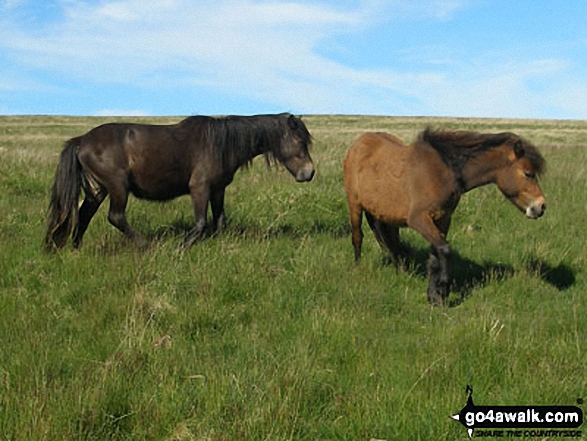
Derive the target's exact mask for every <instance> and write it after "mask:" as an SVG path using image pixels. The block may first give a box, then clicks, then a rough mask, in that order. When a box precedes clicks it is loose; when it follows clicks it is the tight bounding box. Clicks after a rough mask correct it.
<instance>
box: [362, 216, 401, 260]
mask: <svg viewBox="0 0 587 441" xmlns="http://www.w3.org/2000/svg"><path fill="white" fill-rule="evenodd" d="M365 217H366V218H367V222H368V223H369V227H371V230H372V231H373V234H374V235H375V239H377V243H379V246H380V247H381V249H382V250H383V252H385V254H386V259H387V260H388V263H389V262H391V263H393V265H394V266H395V267H397V266H398V265H399V228H397V227H394V226H392V225H389V224H386V223H385V222H383V221H380V220H377V219H375V217H374V216H373V215H372V214H371V213H369V212H368V211H365Z"/></svg>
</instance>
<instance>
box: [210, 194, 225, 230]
mask: <svg viewBox="0 0 587 441" xmlns="http://www.w3.org/2000/svg"><path fill="white" fill-rule="evenodd" d="M225 190H226V187H222V188H216V189H214V191H212V195H211V198H210V205H211V206H212V227H213V228H214V232H216V233H220V232H221V231H222V230H223V229H224V227H226V216H225V215H224V192H225Z"/></svg>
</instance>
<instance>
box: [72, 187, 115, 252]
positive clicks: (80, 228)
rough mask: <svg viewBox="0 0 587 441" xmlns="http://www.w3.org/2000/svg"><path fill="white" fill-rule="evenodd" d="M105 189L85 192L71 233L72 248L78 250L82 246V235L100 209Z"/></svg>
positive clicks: (104, 196)
mask: <svg viewBox="0 0 587 441" xmlns="http://www.w3.org/2000/svg"><path fill="white" fill-rule="evenodd" d="M106 195H107V193H106V189H104V188H103V187H100V188H99V189H98V190H97V191H92V190H86V197H85V198H84V201H83V203H82V206H81V207H80V210H79V215H78V221H77V225H76V226H75V229H74V231H73V246H74V248H79V247H80V246H81V244H82V239H83V237H84V233H85V232H86V230H87V229H88V225H89V224H90V221H91V220H92V218H93V217H94V215H95V214H96V212H97V211H98V208H100V204H102V202H103V201H104V199H105V198H106Z"/></svg>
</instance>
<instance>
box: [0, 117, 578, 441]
mask: <svg viewBox="0 0 587 441" xmlns="http://www.w3.org/2000/svg"><path fill="white" fill-rule="evenodd" d="M134 120H136V121H142V122H158V123H166V122H171V121H177V120H179V118H177V119H173V118H136V119H133V121H134ZM108 121H111V119H109V120H108ZM305 121H306V124H307V125H308V127H309V129H310V131H311V132H312V134H313V136H314V139H315V143H314V148H313V152H312V154H313V157H314V160H315V163H316V167H317V175H316V177H315V179H314V181H313V182H311V183H309V184H304V185H302V184H297V183H295V181H294V179H293V178H292V177H291V176H290V175H289V174H287V172H286V171H285V170H283V168H279V167H276V168H272V169H270V170H268V169H267V168H266V167H265V165H264V163H263V161H256V162H255V163H254V164H253V166H252V167H251V168H250V169H249V170H247V171H242V172H239V173H238V174H237V176H236V179H235V182H234V183H233V184H232V185H231V186H230V187H229V189H228V191H227V196H226V209H227V215H228V217H229V223H228V228H227V231H226V232H225V233H224V234H222V235H219V236H217V237H213V238H210V239H207V240H204V241H202V242H201V243H198V244H197V245H196V246H194V247H192V248H191V249H188V250H185V251H180V249H179V244H180V243H181V241H182V235H183V234H184V233H185V232H186V231H187V229H188V228H189V227H190V226H191V224H192V222H193V221H192V210H191V208H190V203H189V198H180V199H177V200H175V201H173V202H169V203H165V204H157V203H149V202H144V201H138V200H131V202H130V204H129V221H130V223H131V224H132V225H133V226H135V227H136V228H137V229H138V230H139V231H141V232H142V233H144V234H146V235H147V236H148V237H149V239H150V242H151V245H150V246H149V247H148V248H147V249H146V250H141V251H139V250H136V249H134V248H133V247H132V246H131V245H129V244H128V243H127V242H126V241H125V240H124V239H123V238H122V237H121V234H120V233H119V232H118V231H116V230H115V229H114V228H113V227H112V226H110V225H109V224H108V222H107V220H106V210H107V202H106V203H105V204H104V206H103V207H102V208H101V209H100V211H99V212H98V214H97V215H96V217H95V218H94V220H93V221H92V223H91V225H90V227H89V230H88V233H87V235H86V237H85V238H84V245H83V247H82V249H81V250H79V251H74V250H72V249H71V247H70V246H68V247H66V248H65V249H64V250H62V251H61V252H60V253H58V254H56V255H48V254H45V253H43V252H42V251H41V243H42V238H43V235H44V222H45V209H46V207H47V205H48V194H49V189H50V186H51V184H52V177H53V173H54V169H55V166H56V163H57V159H58V155H59V152H60V149H61V145H62V143H63V142H64V141H65V140H66V139H67V138H69V137H72V136H76V135H79V134H81V133H84V132H85V131H86V130H88V129H90V128H91V127H93V126H95V125H97V124H100V123H102V122H106V119H100V118H73V117H1V118H0V156H1V157H2V173H1V175H0V192H1V194H2V197H1V198H0V243H1V245H0V246H1V247H2V249H1V251H2V252H1V253H0V288H1V290H0V311H1V314H2V320H0V438H3V439H15V440H21V439H22V440H44V439H47V440H54V439H55V440H56V439H60V440H62V439H95V440H103V439H137V440H138V439H164V440H233V439H251V440H265V439H274V440H287V439H291V440H315V439H324V440H326V439H353V440H355V439H356V440H361V439H363V440H370V439H387V440H406V439H413V440H418V439H421V440H428V439H465V438H466V433H465V431H464V430H463V429H462V427H461V426H460V425H459V424H457V423H455V422H454V421H452V420H450V419H449V415H451V414H453V413H455V412H458V411H459V410H460V409H461V408H462V406H463V405H464V404H465V400H466V395H465V386H466V385H467V384H471V385H473V388H474V391H475V400H476V402H477V403H479V404H502V405H522V404H536V405H540V404H560V405H566V404H575V402H576V400H577V398H582V397H585V396H586V395H587V368H586V366H587V355H586V353H587V352H586V350H587V348H586V346H585V341H586V337H587V319H586V317H587V306H586V305H587V302H586V297H585V295H586V294H585V292H586V286H587V284H586V272H585V268H586V257H585V256H586V254H585V251H584V240H583V237H584V220H583V219H584V215H585V208H584V207H585V202H584V201H585V200H586V198H587V179H585V178H586V168H585V164H586V163H587V162H586V161H587V149H585V145H586V144H587V123H584V122H579V121H526V120H524V121H522V120H479V119H448V118H446V119H424V118H384V117H337V116H308V117H306V118H305ZM427 124H433V125H435V126H442V127H451V128H464V129H473V130H479V131H485V132H497V131H506V130H507V131H514V132H516V133H518V134H520V135H522V136H525V137H526V138H528V139H529V140H530V141H532V142H533V143H535V144H536V145H537V146H539V147H540V148H541V150H542V152H543V153H544V156H545V157H546V159H547V161H548V172H547V174H546V176H545V177H544V180H543V183H542V186H543V189H544V191H545V193H546V196H547V206H548V209H547V212H546V214H545V216H544V217H543V218H541V219H540V220H539V221H535V222H533V221H527V220H525V219H524V217H523V215H522V214H520V213H519V212H518V211H517V210H516V209H515V208H514V207H513V206H512V205H511V204H509V203H508V202H507V201H506V200H505V199H504V198H503V197H502V196H501V194H499V191H498V190H497V189H496V188H492V187H486V188H482V189H478V190H475V191H473V192H471V193H469V194H467V195H466V196H465V197H464V198H463V200H462V202H461V204H460V205H459V207H458V209H457V212H456V214H455V217H454V221H453V226H452V228H451V232H450V233H449V240H450V242H451V244H452V246H453V249H454V250H455V251H456V253H457V255H456V257H455V259H454V262H453V267H454V268H453V270H454V273H455V276H456V285H455V292H454V293H453V294H451V304H452V305H453V306H452V307H449V308H432V307H430V306H428V304H427V301H426V294H425V292H426V277H425V274H424V267H425V263H424V262H425V258H426V250H427V244H426V242H425V241H424V240H423V239H421V238H420V237H419V236H417V235H416V234H415V233H413V232H410V231H402V239H403V240H404V241H405V242H407V243H408V244H409V245H410V247H411V248H412V249H413V250H414V251H413V258H412V259H411V260H410V261H409V262H408V267H409V269H408V270H407V271H404V272H396V271H395V270H394V269H392V268H391V267H387V266H385V265H383V259H382V254H381V252H380V251H379V249H378V247H377V245H376V242H375V240H374V238H373V237H372V235H371V234H370V232H367V231H365V233H366V239H365V246H364V258H363V262H362V264H361V265H360V266H359V267H358V268H354V266H353V256H352V247H351V244H350V236H349V227H348V222H347V211H346V202H345V199H344V192H343V188H342V172H341V161H342V158H343V156H344V153H345V152H346V149H347V148H348V145H349V143H350V142H351V141H352V139H353V138H355V137H356V136H357V135H358V134H360V133H362V132H363V131H365V130H387V131H390V132H392V133H395V134H397V135H398V136H400V137H401V138H402V139H404V140H406V141H409V140H410V139H412V138H414V137H415V135H416V134H417V132H418V131H419V130H422V129H423V128H424V127H425V126H426V125H427Z"/></svg>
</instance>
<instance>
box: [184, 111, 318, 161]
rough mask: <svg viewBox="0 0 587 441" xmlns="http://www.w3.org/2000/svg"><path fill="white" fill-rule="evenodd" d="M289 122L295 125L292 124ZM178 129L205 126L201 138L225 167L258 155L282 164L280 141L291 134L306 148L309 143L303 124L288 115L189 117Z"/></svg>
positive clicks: (308, 135)
mask: <svg viewBox="0 0 587 441" xmlns="http://www.w3.org/2000/svg"><path fill="white" fill-rule="evenodd" d="M292 120H294V123H291V121H292ZM179 126H180V129H186V130H190V129H192V128H194V127H195V126H204V127H205V134H204V136H205V137H206V139H207V141H208V144H209V146H210V148H211V149H212V154H214V155H216V156H217V157H218V159H219V160H220V161H221V163H222V164H223V165H224V166H232V165H236V164H243V163H244V164H247V163H249V162H250V161H251V160H252V159H253V157H254V156H255V155H257V154H259V153H263V154H264V155H265V160H266V161H267V164H268V165H269V164H270V163H271V161H273V162H275V161H281V160H282V157H281V147H282V142H283V139H284V137H286V136H291V135H292V134H293V133H294V132H295V134H296V135H297V136H298V137H300V138H301V139H302V140H304V141H306V144H307V145H309V144H310V143H311V136H310V133H309V132H308V129H307V128H306V126H305V125H304V123H303V122H302V121H301V120H300V119H299V118H297V117H295V116H293V115H291V114H289V113H282V114H278V115H255V116H226V117H219V118H214V117H209V116H191V117H189V118H186V119H185V120H183V121H182V122H181V123H180V124H179Z"/></svg>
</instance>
